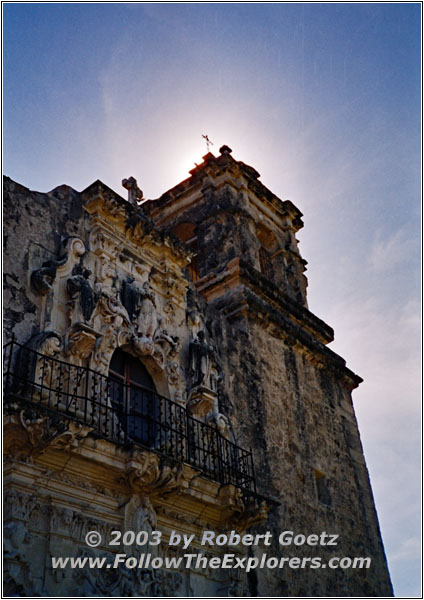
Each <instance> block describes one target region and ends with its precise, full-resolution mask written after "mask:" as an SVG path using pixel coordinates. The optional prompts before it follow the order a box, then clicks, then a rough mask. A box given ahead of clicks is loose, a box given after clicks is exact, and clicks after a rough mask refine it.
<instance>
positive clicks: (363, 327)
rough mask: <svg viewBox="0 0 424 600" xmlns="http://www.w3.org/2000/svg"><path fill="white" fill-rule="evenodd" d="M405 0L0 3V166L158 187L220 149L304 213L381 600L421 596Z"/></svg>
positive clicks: (415, 218) (414, 56)
mask: <svg viewBox="0 0 424 600" xmlns="http://www.w3.org/2000/svg"><path fill="white" fill-rule="evenodd" d="M420 11H421V7H420V5H419V4H418V3H378V4H369V3H359V4H350V3H343V4H338V3H331V4H321V3H314V4H311V3H309V4H307V3H289V4H263V3H261V4H244V3H234V4H230V3H228V4H227V3H226V4H222V3H221V4H205V3H194V4H176V3H174V4H157V3H147V4H138V3H120V4H119V3H118V4H112V3H110V4H103V3H96V4H89V3H69V4H61V3H46V4H41V3H33V4H32V3H26V4H24V3H4V4H3V35H4V38H3V40H4V45H3V63H4V88H3V90H4V91H3V144H4V145H3V152H4V154H3V170H4V173H5V174H6V175H8V176H10V177H12V179H14V180H16V181H18V182H19V183H21V184H23V185H25V186H27V187H29V188H30V189H33V190H37V191H44V192H47V191H50V190H51V189H53V188H55V187H56V186H58V185H61V184H68V185H70V186H72V187H73V188H75V189H77V190H79V191H81V190H83V189H84V188H86V187H87V186H88V185H90V184H91V183H92V182H93V181H95V180H96V179H100V180H102V181H103V182H104V183H106V184H107V185H109V186H110V187H111V188H112V189H114V190H115V191H117V192H118V193H120V194H122V195H125V194H126V192H125V190H123V188H122V187H121V180H122V179H123V178H126V177H129V176H134V177H135V178H136V179H137V181H138V183H139V186H140V187H141V189H142V190H143V191H144V195H145V196H146V197H147V198H157V197H159V196H160V195H161V194H162V193H163V192H165V191H166V190H167V189H169V188H171V187H173V186H174V185H176V184H177V183H179V182H180V181H181V180H183V179H185V178H186V177H187V176H188V171H189V170H190V169H191V168H192V167H193V166H194V163H195V162H197V163H199V162H201V157H202V156H203V155H204V154H206V147H205V144H204V140H203V139H202V134H208V136H209V137H210V139H211V140H212V142H213V144H214V145H213V146H211V151H212V152H214V153H215V154H218V149H219V147H220V146H221V145H222V144H228V145H229V146H230V147H231V148H232V149H233V157H234V158H235V159H236V160H242V161H243V162H245V163H247V164H250V165H252V166H253V167H254V168H255V169H256V170H258V171H259V173H261V181H262V182H263V183H264V184H265V185H266V186H267V187H268V188H270V189H271V190H272V191H273V192H274V193H275V194H276V195H277V196H279V197H280V198H281V199H290V200H292V202H294V204H295V205H296V206H298V207H299V209H300V210H301V211H302V212H303V214H304V222H305V227H304V229H303V230H301V231H300V232H299V233H298V239H299V240H300V250H301V252H302V255H303V257H304V258H305V259H306V260H307V261H308V263H309V264H308V271H307V273H306V275H307V276H308V279H309V288H308V298H309V308H310V310H311V311H312V312H313V313H315V314H316V315H317V316H319V317H320V318H322V319H323V320H325V321H326V322H327V323H328V324H329V325H331V326H332V327H334V329H335V341H334V342H333V343H332V344H331V346H330V347H331V348H332V349H333V350H335V351H336V352H338V353H340V354H341V355H342V356H343V357H344V358H345V359H346V360H347V364H348V366H349V367H350V368H351V369H352V370H353V371H355V372H356V373H358V374H360V375H361V376H362V377H363V378H364V380H365V381H364V383H363V384H361V386H360V387H359V388H358V390H355V392H354V394H353V399H354V406H355V411H356V415H357V418H358V422H359V428H360V432H361V439H362V443H363V446H364V451H365V457H366V460H367V464H368V469H369V472H370V476H371V482H372V486H373V491H374V497H375V501H376V505H377V510H378V515H379V519H380V527H381V530H382V535H383V541H384V544H385V549H386V553H387V557H388V562H389V568H390V572H391V577H392V581H393V584H394V588H395V593H396V595H397V596H418V595H419V594H420V572H419V568H420V558H419V551H420V522H419V516H420V506H421V504H420V489H421V485H420V476H421V470H420V455H421V451H420V419H421V417H420V414H421V413H420V403H421V400H420V329H421V325H420V310H419V302H420V279H419V273H420V266H419V257H420V218H421V217H420V202H421V171H420V164H421V161H420V151H421V146H420V143H421V142H420V132H421V121H420V85H421V80H420V74H421V72H420V49H421V39H420V36H421V31H420V23H421V12H420Z"/></svg>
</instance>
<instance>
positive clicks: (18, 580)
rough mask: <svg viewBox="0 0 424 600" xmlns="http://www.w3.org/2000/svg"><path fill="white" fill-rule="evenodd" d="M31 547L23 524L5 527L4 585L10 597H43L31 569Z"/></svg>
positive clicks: (28, 535) (9, 524)
mask: <svg viewBox="0 0 424 600" xmlns="http://www.w3.org/2000/svg"><path fill="white" fill-rule="evenodd" d="M30 545H31V536H30V534H29V532H28V530H27V528H26V526H25V525H24V524H23V523H22V522H20V521H13V522H10V523H8V524H7V525H6V526H5V527H4V539H3V559H4V563H3V566H4V569H3V585H4V589H5V591H6V593H7V595H8V596H19V597H22V596H34V595H36V596H39V595H41V589H40V587H41V586H40V582H39V581H38V580H37V579H35V578H34V576H33V573H32V571H31V567H30V560H29V556H28V550H29V549H30Z"/></svg>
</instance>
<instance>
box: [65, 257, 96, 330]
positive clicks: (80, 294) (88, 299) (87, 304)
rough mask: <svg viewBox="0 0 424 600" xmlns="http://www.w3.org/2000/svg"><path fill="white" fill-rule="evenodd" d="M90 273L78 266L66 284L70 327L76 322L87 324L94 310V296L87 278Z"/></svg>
mask: <svg viewBox="0 0 424 600" xmlns="http://www.w3.org/2000/svg"><path fill="white" fill-rule="evenodd" d="M90 275H91V271H89V270H88V269H82V268H81V267H80V266H78V267H76V268H75V269H74V275H72V277H70V278H69V279H68V281H67V282H66V289H67V290H68V293H69V295H70V296H71V300H70V302H69V305H70V307H71V325H74V323H78V322H84V323H87V322H88V321H89V320H90V317H91V315H92V313H93V310H94V296H93V292H92V290H91V286H90V282H89V281H88V278H89V277H90Z"/></svg>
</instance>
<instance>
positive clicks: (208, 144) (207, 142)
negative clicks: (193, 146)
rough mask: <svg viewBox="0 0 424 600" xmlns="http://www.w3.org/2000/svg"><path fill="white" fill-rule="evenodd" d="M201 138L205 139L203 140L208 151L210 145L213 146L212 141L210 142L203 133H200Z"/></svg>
mask: <svg viewBox="0 0 424 600" xmlns="http://www.w3.org/2000/svg"><path fill="white" fill-rule="evenodd" d="M202 138H203V139H204V140H205V142H206V149H207V151H208V152H209V150H210V146H213V142H211V141H210V139H209V136H207V135H205V134H204V133H202Z"/></svg>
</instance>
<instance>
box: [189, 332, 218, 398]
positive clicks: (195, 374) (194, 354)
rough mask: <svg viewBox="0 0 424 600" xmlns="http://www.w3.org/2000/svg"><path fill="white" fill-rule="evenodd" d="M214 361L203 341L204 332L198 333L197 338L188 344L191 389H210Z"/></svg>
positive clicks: (208, 347) (212, 354) (211, 349)
mask: <svg viewBox="0 0 424 600" xmlns="http://www.w3.org/2000/svg"><path fill="white" fill-rule="evenodd" d="M213 360H214V351H213V348H212V346H210V345H209V344H208V343H207V341H206V339H205V332H204V331H203V330H201V331H199V333H198V334H197V338H196V339H195V340H193V341H192V342H191V343H190V350H189V364H190V377H191V384H192V387H196V386H200V385H202V386H205V387H207V388H210V387H211V384H210V374H211V368H212V365H213Z"/></svg>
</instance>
